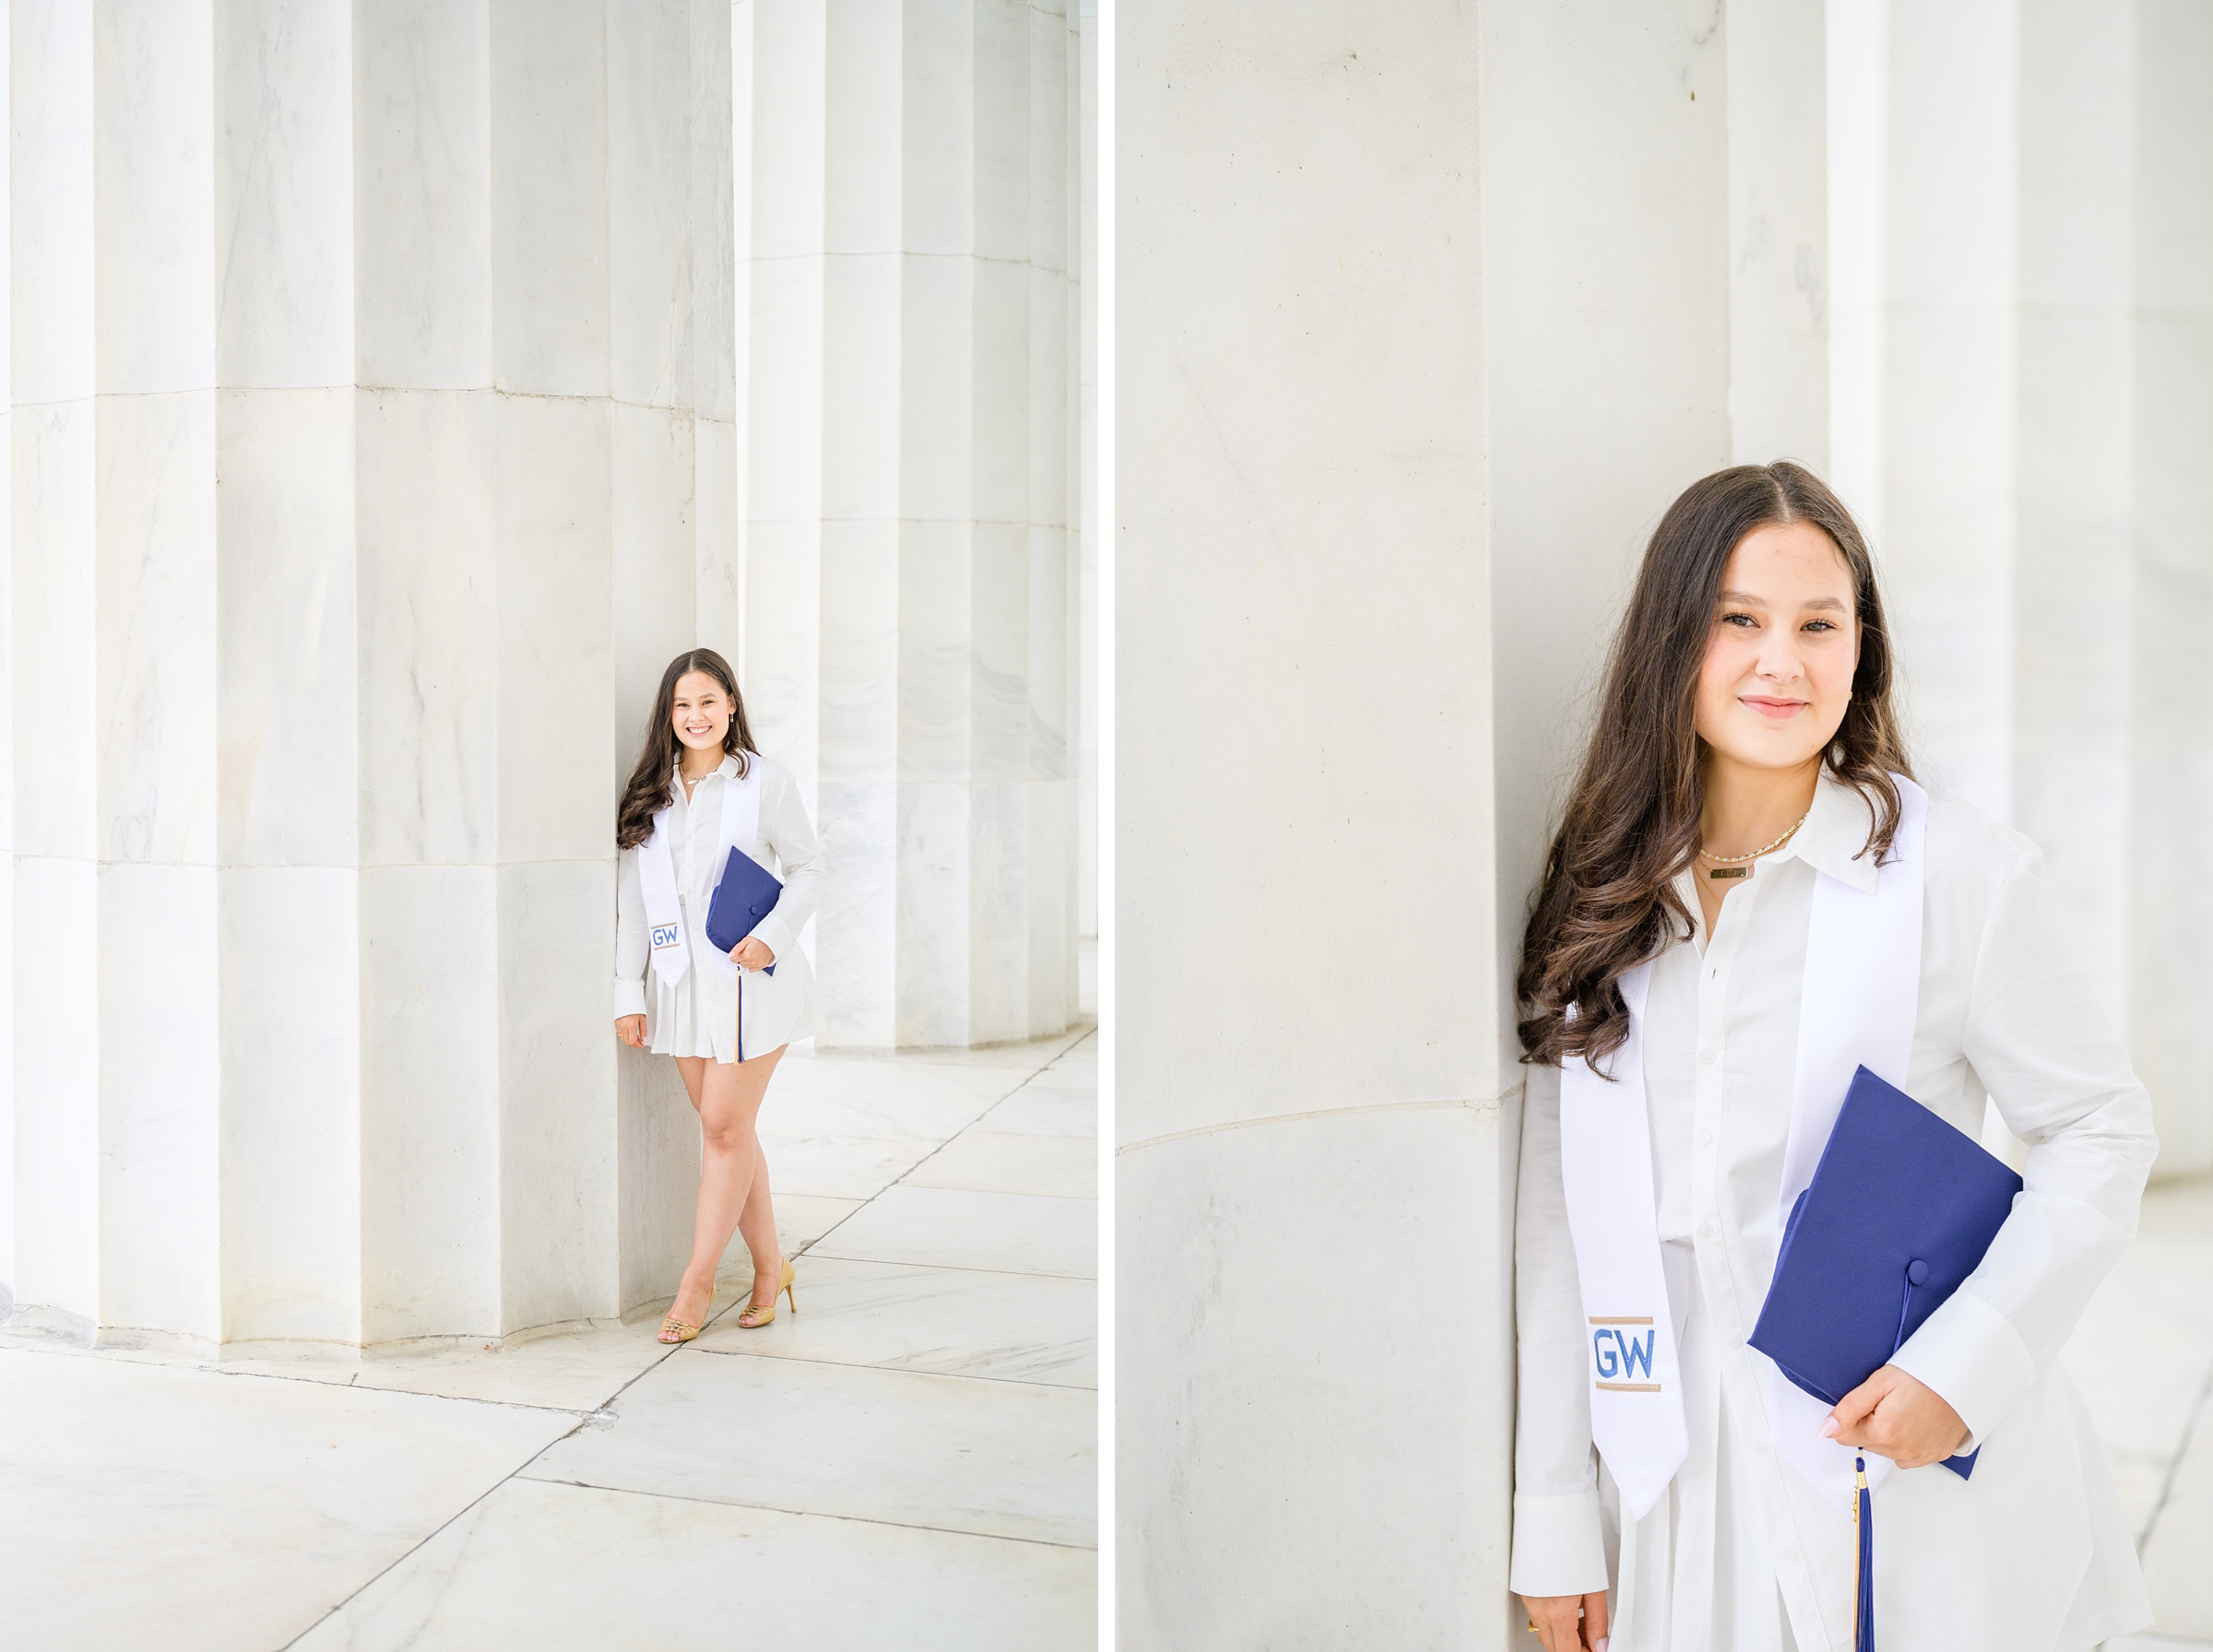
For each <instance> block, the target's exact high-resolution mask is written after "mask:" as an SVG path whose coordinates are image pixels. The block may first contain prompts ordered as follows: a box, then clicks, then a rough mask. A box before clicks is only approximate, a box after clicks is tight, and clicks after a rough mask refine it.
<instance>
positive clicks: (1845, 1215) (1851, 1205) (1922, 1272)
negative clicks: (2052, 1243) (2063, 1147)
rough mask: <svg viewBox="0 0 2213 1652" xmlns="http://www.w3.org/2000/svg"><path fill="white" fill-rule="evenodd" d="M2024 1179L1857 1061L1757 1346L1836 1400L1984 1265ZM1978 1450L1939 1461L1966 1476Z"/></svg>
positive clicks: (1755, 1335) (1788, 1237) (1796, 1212)
mask: <svg viewBox="0 0 2213 1652" xmlns="http://www.w3.org/2000/svg"><path fill="white" fill-rule="evenodd" d="M2020 1190H2021V1178H2020V1177H2019V1176H2018V1175H2017V1174H2014V1172H2013V1171H2012V1170H2010V1169H2008V1168H2007V1167H2006V1165H2005V1164H2004V1163H2002V1162H1999V1161H1998V1160H1996V1159H1994V1158H1993V1157H1992V1156H1991V1155H1990V1154H1988V1153H1986V1152H1984V1151H1983V1150H1982V1146H1981V1144H1980V1143H1978V1142H1976V1141H1975V1140H1974V1139H1972V1138H1970V1137H1968V1136H1965V1135H1963V1134H1961V1133H1960V1132H1959V1131H1958V1130H1956V1129H1954V1128H1953V1127H1951V1126H1950V1125H1948V1124H1947V1123H1945V1121H1944V1120H1943V1119H1941V1118H1939V1117H1937V1116H1936V1115H1935V1114H1934V1113H1932V1112H1930V1111H1929V1110H1928V1109H1927V1108H1926V1107H1923V1105H1922V1104H1921V1103H1919V1102H1916V1101H1915V1100H1914V1099H1913V1098H1912V1097H1911V1096H1910V1095H1907V1094H1906V1093H1905V1092H1904V1091H1900V1090H1898V1089H1896V1088H1894V1087H1893V1086H1891V1085H1888V1084H1886V1083H1884V1082H1883V1080H1880V1079H1878V1078H1876V1076H1875V1075H1874V1074H1873V1073H1871V1072H1869V1071H1868V1070H1867V1069H1866V1068H1864V1067H1863V1068H1860V1069H1859V1071H1858V1072H1856V1073H1854V1074H1853V1075H1852V1089H1851V1090H1850V1091H1848V1092H1847V1093H1846V1094H1845V1097H1844V1105H1843V1107H1842V1109H1841V1110H1840V1112H1839V1113H1838V1115H1837V1123H1836V1127H1835V1129H1833V1130H1832V1131H1831V1132H1830V1133H1829V1138H1828V1146H1827V1147H1826V1148H1824V1149H1823V1150H1822V1152H1821V1162H1820V1163H1819V1164H1818V1165H1817V1166H1816V1167H1815V1170H1814V1179H1813V1182H1812V1184H1811V1185H1810V1186H1808V1187H1807V1188H1806V1190H1805V1192H1804V1193H1802V1194H1800V1195H1799V1196H1798V1202H1797V1203H1796V1204H1795V1205H1793V1207H1792V1208H1791V1216H1790V1221H1788V1222H1787V1223H1786V1224H1785V1226H1784V1228H1783V1233H1782V1247H1781V1252H1780V1254H1779V1255H1778V1256H1777V1257H1776V1258H1775V1278H1774V1281H1773V1283H1771V1284H1770V1285H1769V1287H1768V1299H1767V1301H1766V1302H1765V1303H1764V1304H1761V1306H1760V1310H1759V1322H1758V1323H1757V1325H1756V1326H1754V1327H1753V1329H1752V1336H1751V1343H1752V1346H1753V1347H1755V1348H1757V1349H1758V1350H1759V1351H1760V1352H1762V1353H1764V1354H1766V1355H1767V1356H1768V1357H1769V1359H1771V1360H1773V1361H1774V1362H1775V1363H1776V1364H1777V1365H1779V1366H1781V1368H1782V1374H1783V1375H1785V1376H1787V1377H1789V1378H1790V1379H1791V1381H1792V1382H1793V1383H1795V1384H1796V1385H1797V1386H1799V1387H1801V1388H1804V1389H1805V1391H1806V1392H1807V1393H1808V1394H1811V1395H1813V1396H1814V1397H1815V1398H1817V1399H1822V1400H1826V1401H1827V1402H1828V1404H1830V1405H1835V1404H1836V1403H1837V1402H1838V1401H1839V1400H1840V1399H1842V1398H1844V1396H1845V1395H1847V1394H1849V1393H1851V1392H1852V1389H1854V1388H1856V1387H1858V1386H1860V1385H1861V1384H1862V1383H1864V1382H1865V1381H1866V1380H1867V1379H1868V1378H1869V1377H1870V1376H1873V1375H1875V1373H1876V1370H1877V1369H1879V1368H1880V1367H1881V1366H1883V1365H1886V1364H1888V1363H1889V1360H1890V1356H1891V1355H1892V1354H1894V1353H1896V1352H1897V1351H1898V1350H1899V1347H1900V1346H1901V1345H1902V1344H1903V1343H1904V1342H1905V1340H1906V1339H1907V1338H1909V1337H1911V1335H1912V1334H1913V1333H1914V1332H1915V1331H1917V1330H1919V1329H1920V1328H1921V1327H1922V1325H1923V1323H1924V1322H1925V1321H1926V1320H1927V1319H1928V1317H1929V1316H1930V1315H1932V1314H1934V1313H1935V1311H1936V1310H1937V1308H1938V1307H1940V1306H1942V1305H1943V1304H1944V1303H1945V1301H1946V1300H1947V1298H1948V1297H1950V1295H1951V1294H1952V1292H1955V1291H1957V1290H1958V1289H1959V1286H1960V1283H1961V1282H1962V1281H1963V1280H1965V1279H1966V1278H1967V1276H1968V1275H1969V1274H1970V1273H1972V1272H1974V1270H1975V1269H1976V1268H1979V1267H1981V1266H1982V1257H1983V1253H1984V1252H1986V1251H1987V1250H1989V1249H1990V1242H1991V1241H1992V1240H1993V1239H1994V1238H1996V1237H1997V1233H1998V1229H1999V1228H2000V1227H2001V1226H2003V1225H2004V1223H2005V1221H2006V1215H2007V1214H2008V1213H2009V1212H2010V1211H2011V1210H2012V1209H2013V1196H2014V1195H2015V1194H2017V1193H2018V1192H2019V1191H2020ZM1978 1449H1979V1448H1978ZM1975 1456H1976V1453H1975V1452H1969V1453H1967V1454H1966V1455H1965V1456H1963V1457H1950V1458H1947V1460H1946V1462H1945V1467H1946V1468H1947V1469H1951V1470H1952V1471H1953V1472H1954V1473H1956V1474H1958V1475H1959V1477H1960V1478H1961V1479H1963V1480H1964V1479H1965V1478H1966V1477H1967V1476H1968V1474H1969V1473H1970V1471H1971V1470H1972V1469H1973V1468H1974V1464H1975Z"/></svg>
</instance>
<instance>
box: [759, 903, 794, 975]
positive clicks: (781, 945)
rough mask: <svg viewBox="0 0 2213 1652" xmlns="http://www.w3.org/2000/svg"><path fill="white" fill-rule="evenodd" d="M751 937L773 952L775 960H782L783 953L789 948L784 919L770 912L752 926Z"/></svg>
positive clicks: (789, 938)
mask: <svg viewBox="0 0 2213 1652" xmlns="http://www.w3.org/2000/svg"><path fill="white" fill-rule="evenodd" d="M752 938H753V939H755V940H757V941H759V942H760V943H761V944H762V945H763V946H764V947H766V948H767V949H768V950H770V951H771V952H773V953H775V958H776V962H778V963H781V962H784V954H785V953H787V952H788V951H790V950H791V935H790V931H789V929H788V927H787V925H786V924H785V922H784V920H783V919H782V918H781V917H779V916H778V915H777V914H775V913H773V912H772V913H770V914H768V915H767V916H766V917H764V918H763V919H762V920H761V921H760V922H759V923H758V924H755V925H754V926H753V935H752Z"/></svg>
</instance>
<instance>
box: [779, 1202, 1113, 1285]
mask: <svg viewBox="0 0 2213 1652" xmlns="http://www.w3.org/2000/svg"><path fill="white" fill-rule="evenodd" d="M815 1248H816V1251H817V1253H818V1254H820V1255H822V1256H827V1257H850V1258H853V1259H855V1260H858V1261H863V1262H920V1263H926V1264H929V1265H930V1266H932V1267H938V1268H989V1269H994V1270H998V1271H1002V1272H1009V1273H1052V1274H1060V1275H1064V1276H1066V1277H1068V1278H1071V1279H1095V1278H1096V1277H1097V1275H1098V1201H1097V1200H1096V1199H1089V1198H1045V1197H1042V1196H1040V1195H1037V1194H1032V1193H969V1192H964V1191H961V1190H959V1189H955V1188H950V1187H908V1186H898V1187H890V1188H886V1189H885V1190H884V1191H883V1192H882V1194H880V1195H879V1196H878V1197H877V1198H873V1199H871V1200H870V1201H869V1203H868V1204H867V1205H865V1206H863V1207H862V1208H861V1209H859V1210H858V1211H857V1212H855V1213H854V1215H853V1216H851V1217H850V1218H848V1219H847V1220H846V1221H844V1222H842V1223H840V1224H839V1225H838V1227H837V1228H836V1229H835V1230H834V1232H833V1233H830V1234H829V1235H828V1236H827V1237H826V1238H824V1239H823V1240H822V1243H821V1244H820V1245H817V1246H816V1247H815Z"/></svg>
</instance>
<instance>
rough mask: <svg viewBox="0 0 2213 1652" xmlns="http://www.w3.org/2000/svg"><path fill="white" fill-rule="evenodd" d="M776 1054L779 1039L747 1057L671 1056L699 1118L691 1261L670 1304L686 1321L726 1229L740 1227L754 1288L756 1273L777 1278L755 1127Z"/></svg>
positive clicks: (702, 1304) (698, 1315)
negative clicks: (735, 1059)
mask: <svg viewBox="0 0 2213 1652" xmlns="http://www.w3.org/2000/svg"><path fill="white" fill-rule="evenodd" d="M783 1056H784V1046H782V1045H778V1046H777V1047H776V1048H775V1049H774V1050H771V1051H770V1052H769V1053H768V1054H767V1055H765V1056H754V1057H753V1058H752V1059H751V1061H746V1062H736V1063H732V1062H721V1061H709V1060H707V1059H705V1058H704V1056H679V1057H677V1063H676V1065H677V1070H678V1071H679V1072H680V1073H681V1074H682V1076H683V1080H684V1090H685V1091H686V1092H687V1093H688V1094H689V1095H690V1096H691V1098H692V1106H693V1107H694V1108H696V1109H697V1110H698V1112H699V1123H700V1163H699V1204H698V1206H697V1209H696V1211H695V1213H694V1215H693V1217H692V1260H691V1262H690V1263H689V1264H687V1265H686V1267H685V1268H684V1277H683V1282H682V1283H681V1284H680V1285H679V1286H678V1287H677V1292H676V1301H675V1303H674V1304H671V1306H670V1307H669V1314H670V1316H673V1317H675V1318H678V1319H681V1320H682V1321H684V1322H685V1323H686V1324H687V1325H698V1324H700V1323H702V1322H703V1319H704V1316H705V1314H706V1309H707V1303H708V1301H709V1299H710V1297H711V1296H712V1294H713V1292H714V1289H715V1269H716V1267H717V1266H718V1265H719V1264H720V1263H721V1261H722V1253H723V1252H724V1251H725V1250H727V1249H728V1248H729V1243H730V1235H731V1234H732V1233H736V1232H738V1231H739V1229H740V1226H741V1225H742V1227H743V1229H744V1232H745V1242H746V1249H747V1250H748V1251H749V1252H751V1255H752V1258H753V1271H754V1275H755V1279H754V1289H755V1292H756V1293H758V1292H759V1290H760V1286H761V1278H760V1276H761V1275H763V1273H765V1274H766V1275H767V1277H768V1278H769V1279H770V1280H776V1279H780V1278H781V1277H782V1276H783V1263H784V1258H783V1255H782V1253H781V1251H780V1250H779V1249H778V1247H777V1245H776V1221H775V1209H774V1208H773V1207H772V1206H771V1205H770V1203H769V1193H768V1174H767V1170H766V1167H765V1165H764V1164H763V1160H762V1155H761V1139H760V1137H759V1136H758V1135H757V1134H756V1133H755V1131H754V1123H755V1121H756V1120H757V1119H758V1118H759V1117H760V1114H761V1102H762V1098H763V1096H765V1095H766V1094H767V1093H768V1080H769V1079H770V1078H771V1076H773V1075H774V1074H775V1070H776V1063H777V1062H778V1061H780V1060H782V1059H783ZM771 1289H772V1294H773V1287H772V1288H771Z"/></svg>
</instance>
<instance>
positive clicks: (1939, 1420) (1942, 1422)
mask: <svg viewBox="0 0 2213 1652" xmlns="http://www.w3.org/2000/svg"><path fill="white" fill-rule="evenodd" d="M1821 1432H1822V1434H1825V1435H1827V1436H1828V1438H1830V1439H1832V1440H1835V1441H1836V1442H1837V1443H1838V1444H1839V1445H1854V1446H1858V1447H1860V1448H1862V1449H1863V1450H1866V1451H1872V1452H1875V1453H1876V1454H1877V1455H1878V1456H1881V1457H1888V1458H1889V1459H1890V1460H1891V1461H1892V1462H1894V1463H1896V1464H1897V1465H1898V1466H1899V1468H1901V1469H1920V1468H1925V1467H1926V1466H1927V1465H1929V1464H1930V1463H1940V1462H1942V1461H1944V1459H1945V1458H1946V1457H1951V1456H1953V1455H1954V1454H1955V1453H1957V1452H1958V1451H1959V1447H1960V1446H1962V1445H1966V1444H1967V1423H1966V1422H1964V1421H1963V1420H1962V1419H1961V1418H1960V1415H1959V1412H1958V1411H1955V1410H1952V1408H1951V1407H1950V1406H1949V1405H1948V1404H1947V1403H1946V1401H1945V1398H1944V1396H1943V1395H1941V1394H1939V1393H1937V1392H1936V1390H1935V1389H1934V1388H1932V1387H1930V1386H1928V1385H1927V1384H1926V1383H1924V1382H1922V1381H1921V1380H1920V1379H1918V1378H1917V1377H1912V1376H1909V1375H1906V1373H1904V1372H1903V1371H1900V1370H1899V1368H1898V1367H1897V1366H1896V1365H1885V1366H1884V1367H1883V1368H1882V1369H1881V1370H1880V1371H1877V1372H1876V1374H1875V1375H1873V1376H1871V1377H1869V1378H1868V1379H1867V1380H1866V1381H1865V1382H1864V1383H1862V1384H1861V1385H1860V1386H1858V1387H1856V1388H1854V1389H1853V1390H1852V1392H1851V1393H1849V1394H1847V1395H1845V1396H1844V1398H1842V1399H1840V1400H1839V1401H1838V1402H1837V1409H1836V1410H1833V1411H1831V1412H1829V1414H1828V1422H1824V1423H1823V1424H1822V1425H1821Z"/></svg>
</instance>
